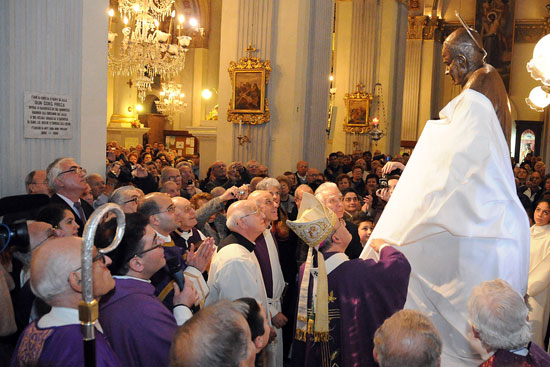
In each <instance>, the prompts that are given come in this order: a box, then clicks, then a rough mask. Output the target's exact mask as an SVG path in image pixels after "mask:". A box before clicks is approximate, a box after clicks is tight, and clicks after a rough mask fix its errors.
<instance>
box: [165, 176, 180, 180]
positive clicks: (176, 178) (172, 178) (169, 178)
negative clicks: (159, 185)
mask: <svg viewBox="0 0 550 367" xmlns="http://www.w3.org/2000/svg"><path fill="white" fill-rule="evenodd" d="M178 178H179V179H181V176H169V177H168V181H177V180H178Z"/></svg>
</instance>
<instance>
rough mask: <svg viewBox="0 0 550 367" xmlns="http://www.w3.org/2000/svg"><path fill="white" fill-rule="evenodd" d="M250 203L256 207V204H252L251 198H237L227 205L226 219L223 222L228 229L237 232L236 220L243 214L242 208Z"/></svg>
mask: <svg viewBox="0 0 550 367" xmlns="http://www.w3.org/2000/svg"><path fill="white" fill-rule="evenodd" d="M250 205H254V207H256V204H254V202H253V201H251V200H239V201H236V202H234V203H233V204H231V205H230V206H229V208H228V209H227V221H226V224H225V225H226V226H227V228H229V230H231V231H233V232H237V229H238V222H239V219H241V218H242V216H243V210H244V209H245V208H247V207H249V206H250Z"/></svg>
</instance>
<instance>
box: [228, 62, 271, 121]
mask: <svg viewBox="0 0 550 367" xmlns="http://www.w3.org/2000/svg"><path fill="white" fill-rule="evenodd" d="M228 71H229V77H230V78H231V89H232V93H231V100H230V101H229V109H228V110H227V121H229V122H232V123H234V124H238V123H239V121H242V122H243V123H247V124H251V125H260V124H263V123H266V122H269V119H270V117H271V113H270V111H269V102H268V100H267V96H266V90H267V83H268V82H269V74H270V73H271V63H270V61H269V60H266V61H262V60H261V59H259V58H257V57H250V56H248V57H243V58H241V59H240V60H239V62H234V61H231V62H230V63H229V68H228ZM247 83H248V84H250V88H252V90H251V89H248V88H249V87H248V86H247V87H246V88H247V90H245V91H244V92H243V88H244V87H245V85H246V84H247ZM258 83H259V84H260V85H259V86H258V85H257V84H258ZM254 84H255V85H254ZM257 92H259V93H260V94H259V96H258V95H257Z"/></svg>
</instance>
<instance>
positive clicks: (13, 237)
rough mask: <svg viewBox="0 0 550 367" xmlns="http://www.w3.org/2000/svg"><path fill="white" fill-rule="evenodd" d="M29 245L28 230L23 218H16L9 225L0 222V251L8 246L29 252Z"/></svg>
mask: <svg viewBox="0 0 550 367" xmlns="http://www.w3.org/2000/svg"><path fill="white" fill-rule="evenodd" d="M29 245H30V239H29V230H28V228H27V221H26V220H25V219H20V220H17V221H15V222H14V223H12V224H11V225H7V224H4V223H1V224H0V253H2V252H4V250H6V249H7V248H8V247H9V246H12V247H15V250H16V251H19V252H29Z"/></svg>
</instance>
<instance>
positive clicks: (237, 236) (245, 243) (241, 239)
mask: <svg viewBox="0 0 550 367" xmlns="http://www.w3.org/2000/svg"><path fill="white" fill-rule="evenodd" d="M231 235H233V236H234V237H235V239H236V240H237V241H233V243H235V242H237V243H238V244H239V245H241V246H243V247H244V248H245V249H247V250H248V251H250V252H252V251H254V248H256V244H255V243H254V242H250V241H249V240H248V239H247V238H246V237H244V236H243V235H241V234H240V233H237V232H231Z"/></svg>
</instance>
